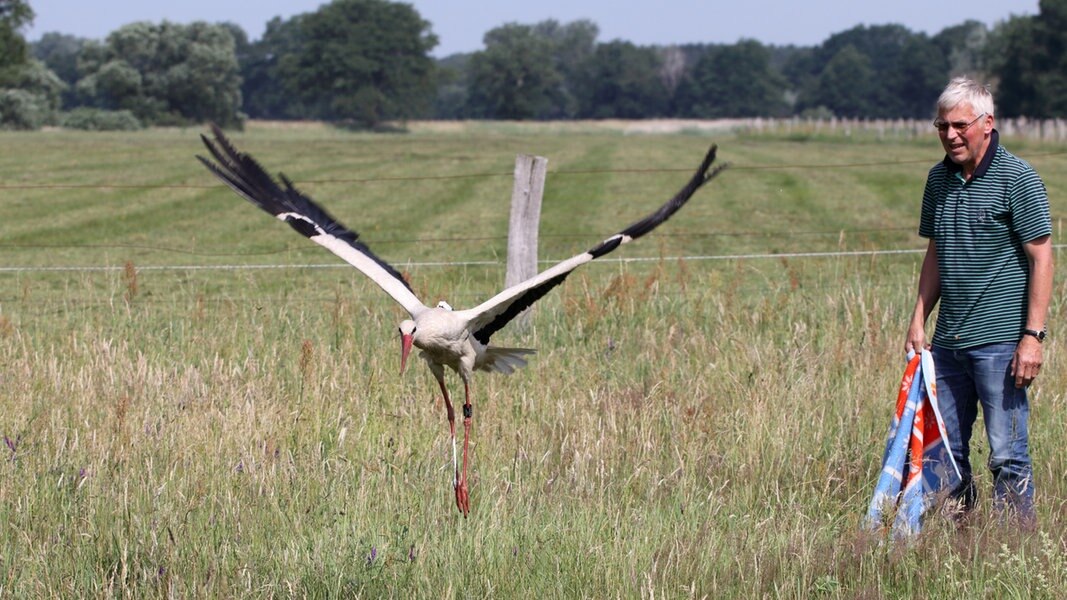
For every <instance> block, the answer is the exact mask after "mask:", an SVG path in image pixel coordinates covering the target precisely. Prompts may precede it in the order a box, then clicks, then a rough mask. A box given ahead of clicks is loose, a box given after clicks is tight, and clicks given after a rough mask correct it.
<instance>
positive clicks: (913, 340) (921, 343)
mask: <svg viewBox="0 0 1067 600" xmlns="http://www.w3.org/2000/svg"><path fill="white" fill-rule="evenodd" d="M929 349H930V345H929V344H927V343H926V327H924V326H923V324H922V323H921V322H917V321H912V324H911V327H908V337H907V338H906V339H905V340H904V354H908V355H910V354H911V353H912V352H914V353H916V354H918V353H920V352H922V351H923V350H929Z"/></svg>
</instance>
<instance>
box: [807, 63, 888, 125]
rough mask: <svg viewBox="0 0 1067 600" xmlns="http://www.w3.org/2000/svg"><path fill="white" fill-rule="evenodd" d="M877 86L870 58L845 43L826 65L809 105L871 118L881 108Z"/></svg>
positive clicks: (843, 115) (843, 113)
mask: <svg viewBox="0 0 1067 600" xmlns="http://www.w3.org/2000/svg"><path fill="white" fill-rule="evenodd" d="M875 87H876V81H875V70H874V68H873V67H872V66H871V61H870V59H869V58H867V56H866V55H864V54H863V53H861V52H860V51H859V50H857V49H856V48H855V47H854V46H845V47H844V48H841V49H840V50H839V51H838V52H837V54H835V55H834V56H833V58H831V59H830V61H829V62H827V63H826V66H825V67H823V69H822V72H821V73H820V74H819V77H818V78H817V79H816V81H815V91H814V93H813V94H812V95H811V97H810V98H809V99H808V104H809V105H810V106H811V107H819V106H823V107H826V108H827V109H829V110H830V111H831V112H833V114H835V115H837V116H840V117H853V118H854V117H869V116H871V115H872V114H873V113H874V112H875V111H876V108H877V107H876V105H875V103H876V102H877V97H878V93H877V92H876V91H875Z"/></svg>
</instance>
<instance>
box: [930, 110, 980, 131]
mask: <svg viewBox="0 0 1067 600" xmlns="http://www.w3.org/2000/svg"><path fill="white" fill-rule="evenodd" d="M984 116H986V113H982V114H980V115H978V116H977V117H975V118H974V120H973V121H971V122H970V123H965V122H963V121H953V122H952V123H949V122H948V121H945V120H942V119H934V127H936V128H937V131H938V132H940V133H948V128H949V127H951V128H953V129H955V130H956V133H958V134H961V135H962V134H963V133H966V131H967V130H968V129H970V128H971V125H974V124H975V123H977V122H978V119H981V118H982V117H984Z"/></svg>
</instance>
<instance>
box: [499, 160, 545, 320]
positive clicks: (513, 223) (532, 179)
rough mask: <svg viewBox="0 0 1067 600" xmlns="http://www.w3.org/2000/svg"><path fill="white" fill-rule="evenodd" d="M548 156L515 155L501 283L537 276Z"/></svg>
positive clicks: (525, 315) (526, 317)
mask: <svg viewBox="0 0 1067 600" xmlns="http://www.w3.org/2000/svg"><path fill="white" fill-rule="evenodd" d="M547 171H548V159H547V158H544V157H542V156H530V155H528V154H520V155H518V156H516V157H515V184H514V187H513V188H512V191H511V217H510V219H509V221H508V267H507V274H506V275H505V276H504V285H505V286H512V285H515V284H516V283H520V282H522V281H526V280H527V279H529V278H531V277H533V276H534V275H537V230H538V227H539V226H540V223H541V198H542V197H543V196H544V192H545V173H546V172H547ZM529 312H530V311H529V309H527V310H526V311H524V312H523V313H522V314H521V315H519V316H518V317H517V318H516V320H515V322H514V323H515V325H516V326H518V327H519V329H520V330H521V329H525V328H527V327H528V326H529V322H530V315H529Z"/></svg>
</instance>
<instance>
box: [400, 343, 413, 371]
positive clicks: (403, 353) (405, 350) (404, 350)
mask: <svg viewBox="0 0 1067 600" xmlns="http://www.w3.org/2000/svg"><path fill="white" fill-rule="evenodd" d="M412 340H414V337H413V336H412V335H411V334H406V335H405V334H402V335H401V336H400V374H401V375H403V374H404V367H405V366H407V364H408V354H411V342H412Z"/></svg>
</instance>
